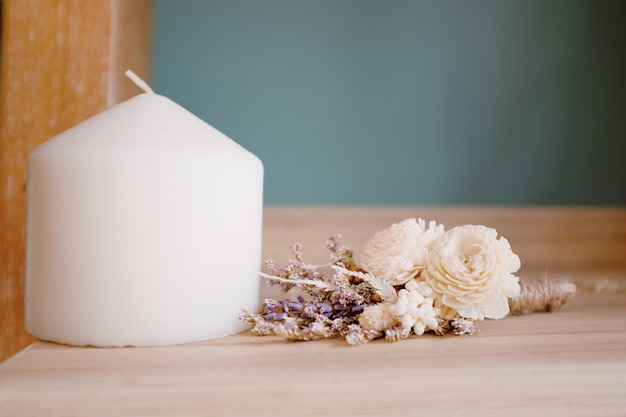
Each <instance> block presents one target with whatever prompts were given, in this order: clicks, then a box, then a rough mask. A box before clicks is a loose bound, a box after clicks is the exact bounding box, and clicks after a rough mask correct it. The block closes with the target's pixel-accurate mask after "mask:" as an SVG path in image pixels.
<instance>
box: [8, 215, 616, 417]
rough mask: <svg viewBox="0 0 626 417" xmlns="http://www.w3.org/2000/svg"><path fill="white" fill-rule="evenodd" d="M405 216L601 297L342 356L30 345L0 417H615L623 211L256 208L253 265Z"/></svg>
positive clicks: (346, 350) (267, 344)
mask: <svg viewBox="0 0 626 417" xmlns="http://www.w3.org/2000/svg"><path fill="white" fill-rule="evenodd" d="M409 217H424V218H426V219H427V220H429V219H434V220H438V221H439V222H441V223H443V224H444V225H446V227H447V228H450V227H452V226H455V225H459V224H465V223H474V224H485V225H488V226H491V227H495V228H496V229H497V230H498V231H499V232H500V233H501V234H502V235H504V236H505V237H507V238H508V239H509V241H510V242H511V245H512V248H513V250H514V251H515V252H516V253H518V254H519V255H520V258H521V259H522V265H523V266H522V269H521V270H520V272H519V275H520V276H521V277H522V278H523V279H535V278H539V277H543V276H547V277H548V279H553V278H556V277H558V276H563V275H566V276H568V277H569V278H570V279H572V280H574V281H576V282H577V283H579V284H581V286H582V287H585V288H586V287H587V286H588V285H589V284H593V283H598V282H610V283H611V285H612V286H609V287H610V288H608V289H606V290H605V291H602V292H599V293H593V292H590V291H579V294H578V295H577V296H576V298H575V300H574V301H573V302H572V303H571V304H570V305H568V306H567V307H566V308H565V309H564V310H562V311H560V312H557V313H536V314H532V315H525V316H514V317H507V318H505V319H503V320H495V321H484V322H481V323H480V324H479V329H480V331H479V333H477V334H475V335H473V336H454V335H446V336H443V337H437V336H431V335H426V336H422V337H411V338H409V339H407V340H404V341H402V342H399V343H388V342H385V341H384V340H380V341H374V342H370V343H368V344H366V345H362V346H357V347H351V346H348V345H347V344H346V343H345V342H344V341H342V340H340V339H329V340H324V341H315V342H284V341H282V340H280V339H277V338H273V337H257V336H253V335H252V334H250V333H249V332H244V333H240V334H237V335H233V336H229V337H225V338H221V339H217V340H211V341H206V342H200V343H193V344H188V345H181V346H170V347H155V348H118V349H102V348H78V347H69V346H62V345H57V344H52V343H46V342H36V343H34V344H33V345H31V346H29V347H28V348H26V349H25V350H23V351H22V352H20V353H18V354H17V355H15V356H14V357H12V358H10V359H8V360H7V361H5V362H4V363H3V364H1V365H0V415H1V416H33V415H46V416H122V415H129V416H130V415H132V416H207V415H237V416H266V415H267V416H283V415H289V416H322V415H341V416H347V415H372V416H378V415H380V416H394V415H418V414H419V413H421V412H423V413H424V415H444V414H445V415H446V416H457V415H458V416H468V415H479V416H529V415H533V416H535V415H549V416H578V415H580V416H583V415H584V416H626V292H624V288H626V256H625V255H626V209H623V208H480V207H477V208H469V207H466V208H434V207H433V208H423V207H399V208H393V207H372V208H350V207H318V208H315V207H301V208H297V207H268V208H266V210H265V224H264V248H263V253H264V257H265V258H267V257H272V258H274V259H275V260H276V261H278V263H280V262H283V261H286V260H287V258H288V256H289V245H291V244H292V243H294V242H296V241H300V242H301V243H302V244H303V246H304V256H305V260H309V261H310V262H312V263H313V262H322V261H326V260H327V259H328V256H327V254H326V252H325V249H324V243H325V240H326V238H327V237H329V236H330V235H332V234H335V233H341V234H342V236H343V239H342V242H343V243H344V244H346V245H348V246H350V247H351V248H352V249H353V250H354V251H355V252H356V253H357V254H358V253H360V251H361V250H362V248H363V246H364V244H365V242H366V241H367V239H368V238H369V237H370V236H371V235H372V234H374V233H375V232H377V231H379V230H382V229H383V228H385V227H387V226H389V225H390V224H391V223H394V222H397V221H399V220H402V219H404V218H409ZM357 259H358V257H357ZM606 280H608V281H606ZM267 295H274V293H273V292H272V291H270V290H264V291H263V294H262V296H263V297H264V296H267Z"/></svg>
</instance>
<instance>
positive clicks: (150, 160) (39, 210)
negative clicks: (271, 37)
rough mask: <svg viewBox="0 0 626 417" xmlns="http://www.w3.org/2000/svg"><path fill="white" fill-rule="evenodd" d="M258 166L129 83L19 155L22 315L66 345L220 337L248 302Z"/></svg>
mask: <svg viewBox="0 0 626 417" xmlns="http://www.w3.org/2000/svg"><path fill="white" fill-rule="evenodd" d="M262 188H263V167H262V164H261V162H260V161H259V159H258V158H256V157H255V156H254V155H253V154H251V153H250V152H248V151H246V150H245V149H243V148H242V147H241V146H239V145H238V144H236V143H235V142H233V141H232V140H230V139H229V138H228V137H226V136H225V135H224V134H222V133H220V132H219V131H217V130H216V129H214V128H213V127H211V126H210V125H208V124H206V123H205V122H203V121H202V120H200V119H199V118H197V117H196V116H194V115H192V114H191V113H189V112H188V111H187V110H185V109H183V108H182V107H181V106H179V105H177V104H176V103H174V102H172V101H171V100H169V99H167V98H165V97H163V96H160V95H157V94H153V93H146V94H140V95H138V96H136V97H134V98H132V99H130V100H128V101H126V102H124V103H121V104H119V105H116V106H114V107H112V108H110V109H109V110H107V111H105V112H103V113H101V114H99V115H96V116H94V117H92V118H90V119H88V120H86V121H84V122H82V123H80V124H78V125H76V126H75V127H73V128H71V129H69V130H67V131H65V132H63V133H61V134H60V135H58V136H56V137H54V138H52V139H51V140H49V141H47V142H45V143H44V144H42V145H40V146H39V147H37V148H36V149H35V150H34V151H33V152H32V153H31V155H30V158H29V165H28V183H27V193H28V198H27V201H28V209H27V243H26V246H27V248H26V249H27V252H26V276H25V325H26V329H27V331H28V332H29V333H31V334H32V335H34V336H36V337H39V338H40V339H43V340H49V341H55V342H60V343H66V344H71V345H78V346H83V345H92V346H157V345H170V344H179V343H186V342H194V341H200V340H206V339H212V338H217V337H222V336H226V335H229V334H233V333H236V332H238V331H240V330H242V329H243V328H244V326H243V325H242V324H241V323H240V322H239V321H238V318H237V315H238V312H239V310H240V309H241V308H247V309H255V308H256V306H258V301H259V300H258V297H259V284H258V282H259V280H258V271H259V267H260V260H261V259H260V258H261V228H262V209H263V203H262Z"/></svg>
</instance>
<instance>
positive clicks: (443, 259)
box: [422, 225, 520, 320]
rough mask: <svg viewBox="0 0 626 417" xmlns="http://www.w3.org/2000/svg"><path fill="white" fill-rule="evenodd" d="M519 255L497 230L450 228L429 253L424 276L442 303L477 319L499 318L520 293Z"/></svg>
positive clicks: (478, 227) (467, 316)
mask: <svg viewBox="0 0 626 417" xmlns="http://www.w3.org/2000/svg"><path fill="white" fill-rule="evenodd" d="M519 268H520V260H519V257H518V256H517V255H516V254H515V253H513V251H512V250H511V246H510V245H509V242H508V241H507V240H506V239H505V238H504V237H500V238H499V239H498V238H497V232H496V231H495V230H494V229H491V228H488V227H485V226H474V225H465V226H459V227H455V228H454V229H451V230H449V231H447V232H446V233H445V234H444V235H443V236H442V237H441V239H440V240H439V241H437V242H436V243H435V244H434V245H433V248H432V250H431V251H430V253H429V258H428V267H427V269H426V270H425V271H424V272H423V274H422V276H423V277H424V278H425V279H426V281H427V282H428V283H429V284H430V286H431V287H432V289H433V291H434V292H435V295H436V296H437V297H438V298H439V299H440V301H441V303H442V304H443V305H444V306H446V307H449V308H450V309H454V310H456V311H457V312H458V314H459V315H461V316H462V317H465V318H471V319H474V320H482V319H484V318H491V319H500V318H503V317H505V316H506V315H507V314H508V313H509V304H508V298H509V297H514V296H516V295H518V294H519V292H520V286H519V278H518V277H516V276H515V275H513V274H514V273H515V272H516V271H517V270H518V269H519Z"/></svg>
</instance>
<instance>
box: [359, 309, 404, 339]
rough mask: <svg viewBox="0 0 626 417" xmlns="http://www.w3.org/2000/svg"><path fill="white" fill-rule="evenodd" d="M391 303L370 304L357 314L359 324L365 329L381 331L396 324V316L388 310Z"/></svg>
mask: <svg viewBox="0 0 626 417" xmlns="http://www.w3.org/2000/svg"><path fill="white" fill-rule="evenodd" d="M391 305H392V304H389V303H379V304H371V305H369V306H367V307H365V308H364V309H363V312H362V313H361V314H360V315H359V325H360V326H361V328H362V329H363V330H365V331H374V332H382V331H384V330H386V329H389V328H391V327H394V326H396V325H398V318H397V317H396V316H394V315H393V314H391V313H390V312H389V307H390V306H391Z"/></svg>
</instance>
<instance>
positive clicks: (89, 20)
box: [0, 0, 151, 361]
mask: <svg viewBox="0 0 626 417" xmlns="http://www.w3.org/2000/svg"><path fill="white" fill-rule="evenodd" d="M150 39H151V1H150V0H132V1H125V0H89V1H81V0H29V1H27V0H4V1H3V2H2V59H1V61H0V63H1V72H0V94H1V96H0V196H1V197H0V198H1V199H2V204H1V205H0V239H1V241H0V243H1V246H0V274H1V275H0V361H1V360H3V359H6V358H7V357H9V356H10V355H12V354H13V353H15V352H17V351H18V350H20V349H22V348H23V347H25V346H26V345H27V344H28V343H30V342H31V341H32V340H33V338H32V337H31V336H29V335H28V334H26V333H25V331H24V326H23V323H24V322H23V314H24V303H23V282H22V280H23V272H24V226H25V212H26V211H25V210H26V195H25V185H26V163H27V158H28V154H29V153H30V151H31V150H32V149H33V148H35V147H36V146H37V145H39V144H40V143H42V142H44V141H46V140H47V139H49V138H51V137H52V136H54V135H56V134H58V133H60V132H62V131H64V130H66V129H68V128H69V127H71V126H73V125H75V124H76V123H78V122H80V121H82V120H84V119H86V118H87V117H89V116H92V115H94V114H97V113H99V112H101V111H102V110H104V109H106V108H107V107H110V106H111V105H113V104H115V103H117V102H119V101H123V100H124V99H126V98H129V97H131V96H132V95H135V94H137V93H139V89H138V88H137V87H136V86H135V85H134V84H133V83H132V82H130V81H129V80H128V79H126V78H125V77H124V70H125V69H127V68H132V69H133V70H134V71H135V72H136V73H137V74H139V75H140V76H141V77H142V78H143V79H149V75H150V74H149V73H150V71H149V69H150Z"/></svg>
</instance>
